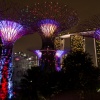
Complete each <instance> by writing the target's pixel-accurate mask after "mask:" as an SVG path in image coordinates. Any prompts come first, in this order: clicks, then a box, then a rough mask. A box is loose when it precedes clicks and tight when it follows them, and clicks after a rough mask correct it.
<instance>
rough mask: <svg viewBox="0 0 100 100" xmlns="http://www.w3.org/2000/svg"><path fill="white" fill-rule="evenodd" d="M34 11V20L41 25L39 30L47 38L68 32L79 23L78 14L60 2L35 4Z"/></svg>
mask: <svg viewBox="0 0 100 100" xmlns="http://www.w3.org/2000/svg"><path fill="white" fill-rule="evenodd" d="M32 9H33V10H32V13H33V16H34V17H33V18H34V19H35V20H37V22H38V23H39V24H40V25H37V27H38V28H37V29H38V31H42V33H43V34H44V35H45V36H51V34H52V35H53V34H54V33H55V32H56V33H59V32H62V31H67V30H69V29H71V28H72V27H73V26H74V25H76V24H77V22H78V17H77V14H76V12H75V11H74V10H73V9H72V8H70V7H69V6H67V5H64V4H61V3H60V4H59V3H58V2H57V3H55V2H42V3H35V4H34V5H33V8H32ZM49 32H50V33H49ZM48 34H49V35H48Z"/></svg>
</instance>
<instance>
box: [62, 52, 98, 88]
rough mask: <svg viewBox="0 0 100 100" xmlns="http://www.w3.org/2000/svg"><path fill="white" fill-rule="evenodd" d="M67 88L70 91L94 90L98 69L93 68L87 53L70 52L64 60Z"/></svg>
mask: <svg viewBox="0 0 100 100" xmlns="http://www.w3.org/2000/svg"><path fill="white" fill-rule="evenodd" d="M63 68H64V70H65V73H66V76H67V77H66V79H67V81H68V82H67V86H68V87H69V88H70V89H71V88H72V89H86V90H87V89H89V90H90V89H95V88H96V86H97V83H98V76H99V69H98V68H97V67H94V66H93V62H92V57H91V56H90V55H89V53H87V52H83V51H71V52H70V53H69V54H68V55H67V57H66V58H65V59H64V65H63Z"/></svg>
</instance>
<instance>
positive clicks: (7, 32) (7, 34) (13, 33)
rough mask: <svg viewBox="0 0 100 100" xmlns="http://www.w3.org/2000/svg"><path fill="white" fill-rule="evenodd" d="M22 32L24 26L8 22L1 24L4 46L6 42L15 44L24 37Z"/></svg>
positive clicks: (0, 33)
mask: <svg viewBox="0 0 100 100" xmlns="http://www.w3.org/2000/svg"><path fill="white" fill-rule="evenodd" d="M22 30H23V26H22V25H20V24H18V23H16V22H13V21H7V20H3V21H1V22H0V35H1V38H2V42H3V43H4V44H5V42H12V43H13V42H15V41H16V40H17V39H18V38H19V37H20V36H22V33H20V32H21V31H22Z"/></svg>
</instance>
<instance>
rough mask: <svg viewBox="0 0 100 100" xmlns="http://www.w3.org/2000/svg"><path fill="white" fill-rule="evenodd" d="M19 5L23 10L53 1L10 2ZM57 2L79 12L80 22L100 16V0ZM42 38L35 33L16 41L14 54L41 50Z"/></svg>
mask: <svg viewBox="0 0 100 100" xmlns="http://www.w3.org/2000/svg"><path fill="white" fill-rule="evenodd" d="M9 1H13V2H16V3H18V4H19V5H20V6H21V7H22V8H24V5H29V6H30V7H31V6H32V5H33V4H34V3H35V2H43V1H52V0H9ZM53 1H55V2H61V3H63V4H67V5H69V6H70V7H72V8H73V9H75V10H76V11H77V14H78V17H79V18H80V22H81V21H82V20H85V19H87V18H89V17H91V16H93V15H95V14H100V0H53ZM41 45H42V43H41V37H40V36H39V35H38V34H37V33H34V34H32V35H27V36H24V37H22V38H20V39H19V40H17V41H16V43H15V45H14V52H17V51H23V52H25V53H26V52H27V53H28V51H27V49H29V48H31V49H40V48H41Z"/></svg>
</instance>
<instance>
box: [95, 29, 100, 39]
mask: <svg viewBox="0 0 100 100" xmlns="http://www.w3.org/2000/svg"><path fill="white" fill-rule="evenodd" d="M94 37H95V38H96V39H100V29H97V30H96V31H95V32H94Z"/></svg>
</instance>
